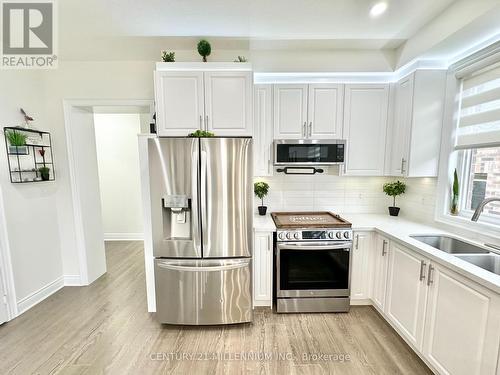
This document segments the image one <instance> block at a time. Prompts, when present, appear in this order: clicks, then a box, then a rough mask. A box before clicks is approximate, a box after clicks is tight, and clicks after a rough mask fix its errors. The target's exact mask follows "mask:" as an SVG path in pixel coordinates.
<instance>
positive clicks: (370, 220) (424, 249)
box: [254, 214, 500, 294]
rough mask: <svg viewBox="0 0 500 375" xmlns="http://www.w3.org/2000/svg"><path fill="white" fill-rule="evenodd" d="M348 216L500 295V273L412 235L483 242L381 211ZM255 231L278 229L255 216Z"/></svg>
mask: <svg viewBox="0 0 500 375" xmlns="http://www.w3.org/2000/svg"><path fill="white" fill-rule="evenodd" d="M340 216H342V217H343V218H344V219H346V220H348V221H350V222H351V223H352V229H353V230H355V231H364V230H366V231H375V232H377V233H380V234H382V235H384V236H386V237H388V238H389V239H390V240H393V241H396V242H399V243H400V244H402V245H404V246H406V247H408V248H410V249H412V250H414V251H416V252H417V253H419V254H421V255H423V256H425V257H427V258H429V259H430V260H433V261H435V262H437V263H439V264H442V265H444V266H445V267H448V268H450V269H452V270H453V271H455V272H457V273H459V274H461V275H463V276H465V277H467V278H469V279H471V280H474V281H475V282H477V283H478V284H480V285H483V286H485V287H487V288H489V289H491V290H493V291H495V292H496V293H499V294H500V276H499V275H496V274H494V273H492V272H489V271H486V270H483V269H482V268H480V267H477V266H475V265H473V264H471V263H468V262H466V261H464V260H461V259H459V258H457V257H455V256H453V255H451V254H448V253H445V252H444V251H441V250H438V249H435V248H433V247H431V246H429V245H426V244H424V243H422V242H420V241H417V240H415V239H413V238H411V237H410V235H415V234H420V235H422V234H423V235H426V234H446V235H448V236H450V237H455V238H460V239H463V240H465V241H467V242H470V243H474V244H476V245H478V246H482V244H481V243H477V242H474V241H470V240H469V239H467V238H466V237H460V236H457V235H455V234H451V233H449V232H446V231H444V230H441V229H438V228H436V227H432V226H429V225H425V224H421V223H417V222H414V221H410V220H407V219H404V218H401V217H392V216H388V215H381V214H341V215H340ZM254 230H256V231H271V232H273V231H275V230H276V226H275V225H274V221H273V219H272V218H271V216H270V215H269V214H268V215H266V216H259V215H255V216H254Z"/></svg>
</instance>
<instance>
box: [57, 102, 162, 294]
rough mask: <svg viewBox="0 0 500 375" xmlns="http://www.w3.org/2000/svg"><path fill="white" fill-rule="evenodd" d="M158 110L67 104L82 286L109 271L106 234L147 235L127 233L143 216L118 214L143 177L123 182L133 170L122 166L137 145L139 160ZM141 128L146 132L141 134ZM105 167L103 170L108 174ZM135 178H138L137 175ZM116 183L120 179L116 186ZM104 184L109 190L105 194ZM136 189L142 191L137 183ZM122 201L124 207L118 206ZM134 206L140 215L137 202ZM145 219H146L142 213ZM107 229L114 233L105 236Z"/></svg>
mask: <svg viewBox="0 0 500 375" xmlns="http://www.w3.org/2000/svg"><path fill="white" fill-rule="evenodd" d="M153 108H154V107H153V102H152V101H150V100H95V101H90V100H89V101H80V100H68V101H65V102H64V114H65V128H66V140H67V144H68V162H69V175H70V182H71V193H72V202H73V213H74V222H75V232H76V254H75V257H76V258H77V260H78V268H79V273H80V275H79V276H80V280H79V285H88V284H91V283H92V282H93V281H95V280H96V279H97V278H99V277H100V276H102V275H103V274H104V273H105V272H106V255H105V247H104V241H105V238H106V235H107V236H111V237H112V236H115V238H114V239H120V238H117V237H120V236H122V237H124V236H125V234H127V235H129V236H130V235H131V234H133V235H134V236H135V237H139V236H142V234H141V232H140V231H138V232H127V231H128V230H130V229H126V230H123V225H130V222H132V224H134V222H135V224H137V220H139V221H142V216H139V218H138V219H137V220H131V221H130V220H128V221H127V220H125V221H123V220H122V221H120V222H119V223H118V222H117V220H116V217H117V215H116V212H113V211H118V215H123V212H124V209H125V208H124V205H123V199H125V198H124V193H125V190H126V189H125V186H124V184H129V182H130V181H132V180H134V179H136V178H137V177H134V178H132V177H131V176H127V179H128V180H127V182H123V183H122V184H120V182H121V181H120V180H119V179H120V176H122V177H123V175H124V174H126V172H127V166H126V165H120V163H121V164H125V163H124V160H125V159H127V158H128V160H129V161H130V160H133V159H134V155H133V152H132V150H130V148H131V147H132V146H131V145H132V144H133V143H134V141H135V145H134V150H135V151H134V152H135V153H136V155H135V157H136V158H138V146H137V145H138V141H137V134H138V133H139V132H148V131H149V122H150V120H151V117H152V111H153ZM124 115H131V116H124ZM137 119H139V124H137V122H136V121H135V120H137ZM124 122H127V124H128V125H125V126H124V127H123V128H121V131H120V124H122V125H123V124H124ZM106 124H107V125H109V128H107V127H106ZM137 125H138V127H136V126H137ZM125 128H127V129H125ZM134 129H135V130H134ZM137 129H140V131H136V130H137ZM132 132H135V135H134V141H132V140H131V138H129V136H130V135H131V134H132ZM123 152H126V153H127V155H128V156H127V157H124V155H123V154H121V153H123ZM130 155H132V156H130ZM113 166H114V167H113ZM99 169H102V172H101V171H99ZM133 170H134V171H135V170H138V168H136V167H134V168H133ZM131 174H132V175H134V174H135V172H134V173H131ZM101 177H102V178H101ZM101 179H102V181H101ZM110 179H114V180H115V181H111V182H110ZM101 184H103V185H102V186H103V188H104V189H103V191H102V192H101ZM113 191H115V192H118V193H117V194H116V195H117V197H118V196H119V199H114V198H113V197H112V192H113ZM130 191H137V184H135V188H133V189H132V190H130ZM139 192H140V190H139ZM134 200H139V202H140V195H138V196H136V197H134ZM117 201H118V202H122V203H121V204H119V205H118V206H117V204H118V203H117ZM139 204H140V203H139ZM134 207H135V208H134V210H135V211H137V209H138V208H137V203H135V204H134ZM139 208H140V206H139ZM139 215H141V213H140V211H139ZM113 217H115V219H113ZM113 221H114V224H112V225H115V226H114V227H113V228H122V229H120V231H115V230H116V229H109V228H110V227H109V226H108V225H111V224H110V223H111V222H113ZM116 225H118V226H116ZM120 226H121V227H120ZM105 230H106V231H108V230H109V232H106V233H105ZM134 230H137V229H134ZM108 239H113V238H108ZM123 239H124V238H123ZM136 239H138V238H136Z"/></svg>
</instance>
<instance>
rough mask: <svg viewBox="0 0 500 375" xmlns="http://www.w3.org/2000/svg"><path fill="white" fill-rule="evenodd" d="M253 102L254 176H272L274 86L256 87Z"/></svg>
mask: <svg viewBox="0 0 500 375" xmlns="http://www.w3.org/2000/svg"><path fill="white" fill-rule="evenodd" d="M253 102H254V117H253V118H254V138H253V155H254V164H253V166H254V176H272V174H273V167H272V158H273V156H272V150H273V85H255V90H254V100H253Z"/></svg>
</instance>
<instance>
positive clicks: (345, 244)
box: [278, 242, 352, 250]
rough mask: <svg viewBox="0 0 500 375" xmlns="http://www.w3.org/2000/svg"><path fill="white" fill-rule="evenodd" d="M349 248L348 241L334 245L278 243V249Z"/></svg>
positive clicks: (350, 246)
mask: <svg viewBox="0 0 500 375" xmlns="http://www.w3.org/2000/svg"><path fill="white" fill-rule="evenodd" d="M351 248H352V243H350V242H342V243H339V244H334V245H298V244H278V250H339V249H351Z"/></svg>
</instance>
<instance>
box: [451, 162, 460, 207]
mask: <svg viewBox="0 0 500 375" xmlns="http://www.w3.org/2000/svg"><path fill="white" fill-rule="evenodd" d="M459 191H460V189H459V184H458V174H457V169H456V168H455V172H453V185H452V187H451V204H450V214H452V215H458V194H459Z"/></svg>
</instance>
